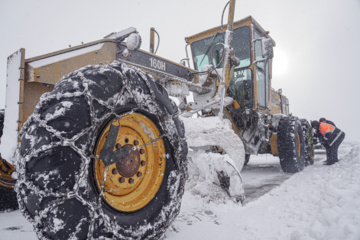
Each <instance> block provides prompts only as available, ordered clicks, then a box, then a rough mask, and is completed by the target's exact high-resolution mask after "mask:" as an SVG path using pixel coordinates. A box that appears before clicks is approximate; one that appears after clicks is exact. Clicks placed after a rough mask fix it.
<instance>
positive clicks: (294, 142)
mask: <svg viewBox="0 0 360 240" xmlns="http://www.w3.org/2000/svg"><path fill="white" fill-rule="evenodd" d="M278 151H279V158H280V165H281V168H282V170H283V171H284V172H286V173H296V172H300V171H302V170H303V169H304V167H305V143H304V136H303V131H302V127H301V122H300V120H299V119H298V118H296V117H284V118H282V119H280V121H279V127H278Z"/></svg>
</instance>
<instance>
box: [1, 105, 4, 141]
mask: <svg viewBox="0 0 360 240" xmlns="http://www.w3.org/2000/svg"><path fill="white" fill-rule="evenodd" d="M3 129H4V109H0V138H1V137H2V135H3Z"/></svg>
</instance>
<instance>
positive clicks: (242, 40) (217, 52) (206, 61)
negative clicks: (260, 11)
mask: <svg viewBox="0 0 360 240" xmlns="http://www.w3.org/2000/svg"><path fill="white" fill-rule="evenodd" d="M219 42H224V37H223V35H222V34H220V33H217V34H215V35H214V36H212V37H208V38H205V39H202V40H199V41H196V42H194V43H193V44H192V45H191V49H192V53H193V57H194V66H195V69H196V70H198V71H201V69H202V67H203V66H206V65H210V64H213V65H215V66H217V67H218V68H221V67H222V62H221V59H222V54H223V53H222V52H223V51H222V49H223V47H222V45H217V46H216V47H214V46H215V44H216V43H219ZM233 48H234V49H235V56H236V57H237V58H239V59H240V65H239V66H237V67H236V68H243V67H248V66H250V62H251V61H250V55H251V51H250V50H251V45H250V28H249V27H247V26H244V27H241V28H237V29H235V30H234V38H233ZM211 58H212V59H211ZM220 62H221V63H220ZM219 63H220V64H219Z"/></svg>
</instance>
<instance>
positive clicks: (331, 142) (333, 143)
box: [311, 118, 345, 165]
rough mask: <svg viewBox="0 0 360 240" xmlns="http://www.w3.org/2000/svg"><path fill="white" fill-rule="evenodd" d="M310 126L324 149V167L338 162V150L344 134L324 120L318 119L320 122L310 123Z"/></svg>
mask: <svg viewBox="0 0 360 240" xmlns="http://www.w3.org/2000/svg"><path fill="white" fill-rule="evenodd" d="M311 126H312V127H313V128H314V129H315V137H317V138H319V139H320V142H321V143H322V144H323V146H324V147H325V149H326V161H325V165H332V164H334V163H336V162H338V161H339V159H338V148H339V146H340V144H341V143H342V141H343V140H344V138H345V133H344V132H343V131H341V130H340V129H339V128H338V127H336V126H335V124H334V123H333V122H331V121H329V120H326V119H325V118H320V122H318V121H312V122H311Z"/></svg>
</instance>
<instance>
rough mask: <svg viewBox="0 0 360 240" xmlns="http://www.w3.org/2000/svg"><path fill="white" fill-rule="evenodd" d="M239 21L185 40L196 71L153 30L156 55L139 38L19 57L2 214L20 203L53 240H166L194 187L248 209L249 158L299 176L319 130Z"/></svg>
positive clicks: (0, 175)
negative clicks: (215, 191) (275, 81)
mask: <svg viewBox="0 0 360 240" xmlns="http://www.w3.org/2000/svg"><path fill="white" fill-rule="evenodd" d="M234 9H235V0H231V1H230V4H229V16H228V24H227V26H219V27H216V28H212V29H209V30H206V31H204V32H201V33H198V34H196V35H193V36H191V37H188V38H186V43H187V46H190V48H191V54H192V59H193V64H194V68H191V67H190V58H189V57H187V58H186V59H184V60H183V61H182V62H181V64H178V63H175V62H173V61H170V60H167V59H164V58H162V57H160V56H157V55H156V54H155V51H154V46H155V44H154V43H155V33H157V32H156V30H155V29H151V31H150V36H151V37H150V51H149V52H147V51H143V50H140V49H139V48H140V45H141V37H140V35H139V34H138V33H137V31H136V29H135V28H128V29H125V30H123V31H121V32H117V33H112V34H110V35H108V36H106V37H105V38H104V39H101V40H98V41H95V42H91V43H87V44H83V45H80V46H76V47H71V48H68V49H65V50H60V51H57V52H54V53H49V54H46V55H42V56H38V57H34V58H29V59H25V49H20V50H19V51H17V52H15V53H14V54H13V55H11V56H10V57H9V58H8V73H7V95H6V108H5V112H0V117H1V118H0V120H1V121H0V123H1V126H0V129H3V135H2V136H1V144H0V153H1V158H0V191H1V192H0V208H1V209H9V208H13V209H14V208H16V207H17V201H16V197H17V200H18V206H19V208H20V211H21V212H22V214H23V215H24V216H25V217H26V218H27V219H28V220H29V221H30V222H31V223H32V224H33V226H34V229H35V231H36V234H37V236H38V237H39V238H41V239H53V238H61V239H70V238H74V239H75V238H79V239H84V238H89V239H93V238H95V239H97V238H113V239H125V238H126V239H127V238H131V239H158V238H160V237H161V236H163V234H164V232H165V230H166V229H167V227H168V226H169V225H170V224H171V222H172V221H173V220H174V219H175V217H176V216H177V215H178V213H179V210H180V205H181V199H182V196H183V193H184V186H185V182H186V179H188V178H189V177H190V178H193V177H194V176H197V177H199V176H200V177H204V178H211V179H212V182H214V183H215V184H217V185H218V186H221V187H222V188H223V189H224V190H225V192H226V193H227V194H228V195H229V197H231V198H232V199H234V200H235V201H242V200H243V198H244V190H243V187H242V179H241V175H240V171H241V169H242V167H243V165H244V164H246V162H247V161H248V160H249V157H250V155H251V154H263V153H270V154H273V155H275V156H279V158H280V164H281V167H282V169H283V171H284V172H288V173H294V172H298V171H301V170H303V168H304V167H305V165H307V164H312V163H313V155H312V132H311V128H310V126H309V123H308V122H307V121H306V120H300V119H298V118H297V117H294V116H291V115H290V114H289V102H288V99H287V98H286V97H285V96H284V95H282V93H281V91H280V90H279V91H274V90H273V89H272V88H271V77H272V74H271V70H272V58H273V46H274V45H275V42H274V41H273V39H272V38H271V37H270V36H269V34H268V32H266V31H265V30H264V29H263V28H262V27H261V26H260V25H259V24H258V23H257V22H256V21H255V20H254V19H253V18H252V17H251V16H249V17H247V18H244V19H242V20H240V21H236V22H234V21H233V18H234ZM224 10H225V9H224ZM186 54H187V56H188V53H186ZM59 79H60V80H59ZM190 94H191V95H192V96H193V101H188V99H189V97H188V96H189V95H190ZM169 95H170V96H171V97H173V98H172V99H174V98H176V99H175V100H176V101H177V102H178V104H177V105H176V104H175V102H174V101H173V100H172V99H170V98H169ZM194 116H197V117H196V118H195V117H194ZM3 118H4V121H3ZM3 123H4V124H3ZM15 182H16V184H15ZM14 190H15V191H14Z"/></svg>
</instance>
